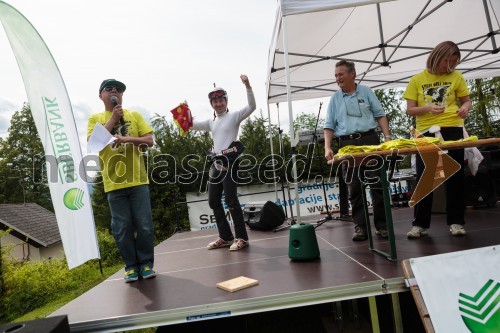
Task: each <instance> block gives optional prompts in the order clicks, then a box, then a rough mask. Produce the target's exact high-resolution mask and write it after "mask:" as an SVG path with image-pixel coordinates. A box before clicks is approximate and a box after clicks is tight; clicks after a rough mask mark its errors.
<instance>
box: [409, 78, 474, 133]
mask: <svg viewBox="0 0 500 333" xmlns="http://www.w3.org/2000/svg"><path fill="white" fill-rule="evenodd" d="M468 95H469V89H468V88H467V85H466V83H465V80H464V78H463V76H462V74H461V73H460V72H458V71H453V72H451V73H449V74H442V75H436V74H431V73H430V72H429V71H428V70H427V69H426V70H424V71H422V72H421V73H419V74H417V75H415V76H413V77H412V78H411V80H410V83H408V86H407V87H406V90H405V93H404V95H403V97H404V98H405V99H411V100H414V101H417V105H418V106H425V105H429V104H435V105H440V106H444V107H445V111H444V112H443V113H442V114H439V115H435V114H431V113H426V114H423V115H419V116H417V117H416V120H417V131H419V132H424V131H426V130H427V129H428V128H429V127H431V126H433V125H439V126H442V127H459V126H463V125H464V120H463V119H462V118H460V117H459V116H458V115H457V111H458V109H459V101H458V99H459V98H460V97H464V96H468Z"/></svg>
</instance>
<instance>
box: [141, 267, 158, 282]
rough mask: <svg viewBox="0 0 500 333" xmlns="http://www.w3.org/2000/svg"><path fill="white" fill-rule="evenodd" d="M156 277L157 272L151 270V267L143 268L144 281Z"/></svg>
mask: <svg viewBox="0 0 500 333" xmlns="http://www.w3.org/2000/svg"><path fill="white" fill-rule="evenodd" d="M155 276H156V272H155V271H153V269H151V267H149V266H144V267H143V268H141V277H142V278H143V279H151V278H154V277H155Z"/></svg>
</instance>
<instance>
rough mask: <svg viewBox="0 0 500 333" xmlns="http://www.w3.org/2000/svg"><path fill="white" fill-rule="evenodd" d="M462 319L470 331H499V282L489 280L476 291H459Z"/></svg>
mask: <svg viewBox="0 0 500 333" xmlns="http://www.w3.org/2000/svg"><path fill="white" fill-rule="evenodd" d="M458 303H459V304H460V305H459V308H460V312H461V314H462V319H463V321H464V323H465V325H466V326H467V328H468V329H469V330H470V331H471V332H472V333H479V332H481V333H494V332H495V333H497V332H500V283H499V282H496V283H495V281H493V280H491V279H490V280H489V281H488V282H486V284H485V285H484V286H483V287H482V288H481V289H480V290H479V291H478V292H477V293H476V295H473V296H469V295H466V294H462V293H460V296H459V300H458Z"/></svg>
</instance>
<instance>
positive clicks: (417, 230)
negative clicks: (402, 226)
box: [406, 226, 429, 239]
mask: <svg viewBox="0 0 500 333" xmlns="http://www.w3.org/2000/svg"><path fill="white" fill-rule="evenodd" d="M428 234H429V229H428V228H422V227H419V226H413V227H412V228H411V230H410V231H408V233H407V234H406V237H408V238H409V239H412V238H420V237H422V236H427V235H428Z"/></svg>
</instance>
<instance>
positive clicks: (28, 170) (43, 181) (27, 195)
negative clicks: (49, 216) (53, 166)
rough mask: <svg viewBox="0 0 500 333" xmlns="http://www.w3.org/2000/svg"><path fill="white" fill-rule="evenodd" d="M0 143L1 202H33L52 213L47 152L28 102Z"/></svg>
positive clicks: (17, 114) (14, 118)
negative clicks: (47, 171) (45, 161)
mask: <svg viewBox="0 0 500 333" xmlns="http://www.w3.org/2000/svg"><path fill="white" fill-rule="evenodd" d="M8 133H9V134H8V136H7V138H6V139H5V140H1V141H0V177H1V179H2V182H0V202H2V203H23V202H34V203H37V204H39V205H40V206H42V207H44V208H46V209H48V210H51V211H53V206H52V200H51V197H50V192H49V188H48V186H47V178H46V175H45V170H44V160H45V159H44V156H45V153H44V149H43V146H42V142H41V141H40V137H39V136H38V132H37V129H36V127H35V123H34V120H33V117H32V115H31V109H30V107H29V105H28V104H27V103H25V104H24V105H23V107H22V109H21V110H20V111H16V112H15V113H14V116H13V117H12V119H11V123H10V127H9V130H8Z"/></svg>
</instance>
